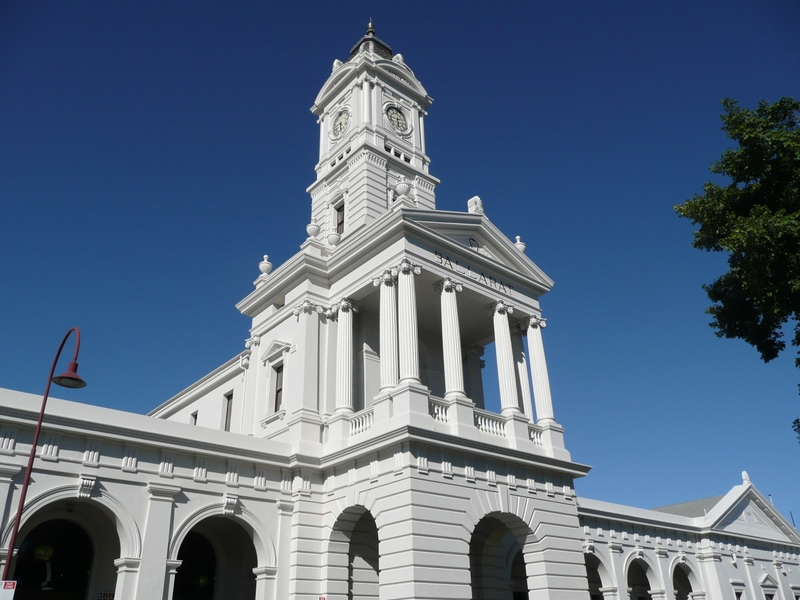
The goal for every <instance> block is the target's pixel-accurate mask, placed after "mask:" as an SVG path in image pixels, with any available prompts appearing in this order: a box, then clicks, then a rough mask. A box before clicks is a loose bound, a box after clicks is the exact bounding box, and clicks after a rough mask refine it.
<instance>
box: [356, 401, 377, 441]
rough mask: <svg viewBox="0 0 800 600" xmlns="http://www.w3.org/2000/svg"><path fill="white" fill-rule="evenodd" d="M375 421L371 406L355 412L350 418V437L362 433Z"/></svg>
mask: <svg viewBox="0 0 800 600" xmlns="http://www.w3.org/2000/svg"><path fill="white" fill-rule="evenodd" d="M374 423H375V414H374V413H373V412H372V407H370V408H366V409H364V410H362V411H360V412H357V413H356V414H354V415H353V416H352V418H351V419H350V437H353V436H356V435H358V434H359V433H364V432H365V431H367V430H368V429H369V428H370V427H372V425H373V424H374Z"/></svg>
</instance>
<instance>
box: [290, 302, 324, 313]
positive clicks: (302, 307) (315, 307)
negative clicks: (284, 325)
mask: <svg viewBox="0 0 800 600" xmlns="http://www.w3.org/2000/svg"><path fill="white" fill-rule="evenodd" d="M324 311H325V308H324V307H322V306H320V305H319V304H314V303H313V302H311V300H309V299H308V298H306V299H305V300H303V301H302V302H301V303H300V304H298V305H297V306H295V307H294V308H293V309H292V314H293V315H294V316H295V317H299V316H300V315H301V314H307V315H310V314H311V313H317V314H322V313H323V312H324Z"/></svg>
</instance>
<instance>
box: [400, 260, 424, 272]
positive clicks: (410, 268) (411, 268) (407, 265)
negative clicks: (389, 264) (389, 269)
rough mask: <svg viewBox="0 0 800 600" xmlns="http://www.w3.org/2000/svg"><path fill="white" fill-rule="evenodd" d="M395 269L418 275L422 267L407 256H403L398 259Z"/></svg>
mask: <svg viewBox="0 0 800 600" xmlns="http://www.w3.org/2000/svg"><path fill="white" fill-rule="evenodd" d="M397 270H398V271H400V272H401V273H403V274H404V275H409V274H414V275H419V274H420V273H422V269H421V268H420V266H419V265H415V264H414V263H412V262H411V261H410V260H408V259H407V258H404V259H403V260H401V261H400V264H399V265H397Z"/></svg>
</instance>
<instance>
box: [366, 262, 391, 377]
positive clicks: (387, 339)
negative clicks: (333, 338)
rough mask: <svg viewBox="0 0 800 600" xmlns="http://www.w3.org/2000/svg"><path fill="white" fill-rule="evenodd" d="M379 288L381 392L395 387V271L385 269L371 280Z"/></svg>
mask: <svg viewBox="0 0 800 600" xmlns="http://www.w3.org/2000/svg"><path fill="white" fill-rule="evenodd" d="M372 283H373V285H379V286H380V287H381V315H380V319H381V321H380V346H381V347H380V350H381V391H383V390H387V389H389V388H393V387H394V386H396V385H397V270H396V269H387V270H386V271H384V272H383V274H382V275H380V276H378V277H376V278H375V279H373V280H372Z"/></svg>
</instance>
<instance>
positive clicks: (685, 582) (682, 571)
mask: <svg viewBox="0 0 800 600" xmlns="http://www.w3.org/2000/svg"><path fill="white" fill-rule="evenodd" d="M690 574H691V571H690V570H689V567H688V566H687V565H685V564H682V563H678V564H677V565H675V570H674V571H673V572H672V589H674V590H675V600H689V598H690V596H691V593H692V592H693V591H694V590H693V589H692V582H691V581H690V580H689V575H690Z"/></svg>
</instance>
